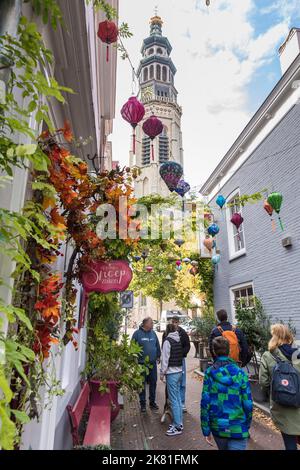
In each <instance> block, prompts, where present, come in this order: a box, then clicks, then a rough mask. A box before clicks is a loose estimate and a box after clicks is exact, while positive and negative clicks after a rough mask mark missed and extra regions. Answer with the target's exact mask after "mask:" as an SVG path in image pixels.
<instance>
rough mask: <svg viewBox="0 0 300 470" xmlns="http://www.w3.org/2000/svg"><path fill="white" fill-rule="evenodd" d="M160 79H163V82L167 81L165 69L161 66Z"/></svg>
mask: <svg viewBox="0 0 300 470" xmlns="http://www.w3.org/2000/svg"><path fill="white" fill-rule="evenodd" d="M162 79H163V82H166V81H167V67H165V66H163V68H162Z"/></svg>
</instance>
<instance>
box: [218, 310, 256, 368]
mask: <svg viewBox="0 0 300 470" xmlns="http://www.w3.org/2000/svg"><path fill="white" fill-rule="evenodd" d="M216 315H217V319H218V320H219V323H218V325H217V326H216V327H215V328H214V329H213V330H212V332H211V334H210V338H209V350H210V353H211V355H212V357H213V359H215V358H216V356H215V353H214V350H213V347H212V343H213V340H214V338H217V337H218V336H223V337H224V338H226V339H227V341H228V342H229V345H230V351H229V357H230V358H231V359H233V360H234V361H236V362H237V363H239V364H240V365H241V366H242V367H245V366H246V365H247V364H248V362H249V361H250V359H251V357H252V354H251V353H250V350H249V347H248V343H247V340H246V337H245V335H244V333H243V332H242V330H240V329H239V328H237V327H235V326H233V325H232V324H231V323H230V322H229V321H228V315H227V312H226V310H219V311H218V312H217V313H216Z"/></svg>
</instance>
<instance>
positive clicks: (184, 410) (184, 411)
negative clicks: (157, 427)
mask: <svg viewBox="0 0 300 470" xmlns="http://www.w3.org/2000/svg"><path fill="white" fill-rule="evenodd" d="M182 413H187V409H186V406H185V405H182Z"/></svg>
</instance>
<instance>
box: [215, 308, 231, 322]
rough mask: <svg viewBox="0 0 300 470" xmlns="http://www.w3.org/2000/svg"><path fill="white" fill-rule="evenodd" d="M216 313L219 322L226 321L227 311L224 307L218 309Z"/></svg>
mask: <svg viewBox="0 0 300 470" xmlns="http://www.w3.org/2000/svg"><path fill="white" fill-rule="evenodd" d="M216 315H217V318H218V320H219V321H220V322H222V321H226V320H227V319H228V315H227V312H226V310H224V309H222V310H218V311H217V314H216Z"/></svg>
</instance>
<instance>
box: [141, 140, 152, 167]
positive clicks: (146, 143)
mask: <svg viewBox="0 0 300 470" xmlns="http://www.w3.org/2000/svg"><path fill="white" fill-rule="evenodd" d="M150 152H151V142H150V137H143V142H142V165H149V164H150Z"/></svg>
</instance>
